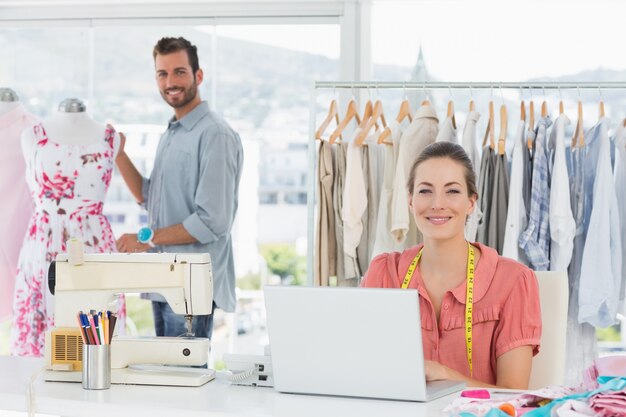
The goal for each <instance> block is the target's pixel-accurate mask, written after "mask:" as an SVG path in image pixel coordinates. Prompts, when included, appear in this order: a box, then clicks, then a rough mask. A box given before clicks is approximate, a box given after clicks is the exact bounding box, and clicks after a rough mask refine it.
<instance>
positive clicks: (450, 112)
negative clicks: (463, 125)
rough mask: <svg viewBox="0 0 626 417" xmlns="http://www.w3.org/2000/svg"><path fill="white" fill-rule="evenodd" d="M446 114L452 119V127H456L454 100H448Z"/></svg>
mask: <svg viewBox="0 0 626 417" xmlns="http://www.w3.org/2000/svg"><path fill="white" fill-rule="evenodd" d="M446 116H447V117H449V118H451V119H452V127H453V128H455V129H456V119H455V118H454V102H453V101H452V100H450V101H448V111H447V113H446Z"/></svg>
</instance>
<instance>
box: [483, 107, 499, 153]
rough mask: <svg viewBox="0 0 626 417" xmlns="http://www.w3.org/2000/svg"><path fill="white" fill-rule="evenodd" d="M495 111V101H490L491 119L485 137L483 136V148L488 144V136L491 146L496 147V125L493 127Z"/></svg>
mask: <svg viewBox="0 0 626 417" xmlns="http://www.w3.org/2000/svg"><path fill="white" fill-rule="evenodd" d="M493 113H494V111H493V101H489V121H488V122H487V131H486V132H485V137H484V138H483V145H482V147H483V148H484V147H485V145H486V144H487V138H489V147H490V148H491V149H495V147H496V143H495V134H494V127H493V118H494V115H493Z"/></svg>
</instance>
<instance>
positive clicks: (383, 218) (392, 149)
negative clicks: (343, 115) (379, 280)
mask: <svg viewBox="0 0 626 417" xmlns="http://www.w3.org/2000/svg"><path fill="white" fill-rule="evenodd" d="M388 127H389V128H390V129H391V135H390V136H389V137H388V138H387V141H388V142H391V143H392V145H385V148H384V152H385V163H384V172H383V183H382V190H381V192H380V202H379V204H378V219H377V221H376V240H375V243H374V250H373V252H372V258H374V257H375V256H376V255H378V254H380V253H383V252H400V251H402V250H403V249H404V245H403V244H400V243H397V241H396V239H394V237H393V235H392V234H391V200H392V198H393V180H394V174H395V172H396V161H397V158H398V148H399V146H398V145H399V142H400V136H402V128H401V127H400V124H399V123H398V122H397V121H396V120H395V119H394V120H392V121H391V122H390V123H389V126H388Z"/></svg>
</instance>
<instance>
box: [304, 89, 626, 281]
mask: <svg viewBox="0 0 626 417" xmlns="http://www.w3.org/2000/svg"><path fill="white" fill-rule="evenodd" d="M320 89H333V90H334V89H350V90H356V89H359V90H362V89H365V90H367V89H404V90H424V91H425V90H438V89H441V90H451V89H463V90H470V91H471V90H473V89H476V90H481V89H482V90H484V89H491V90H493V89H498V90H500V89H516V90H580V89H587V90H589V89H592V90H598V91H600V93H601V91H602V90H613V89H616V90H619V89H626V82H619V81H615V82H613V81H606V82H589V81H581V82H572V81H565V82H556V81H546V82H506V81H494V82H458V81H456V82H445V81H426V82H414V81H407V82H398V81H314V82H313V85H312V87H311V99H310V106H309V148H308V149H309V155H308V156H309V158H308V174H309V175H308V178H307V196H308V198H307V285H313V280H314V271H313V265H314V263H313V256H314V251H315V246H314V244H315V242H314V237H315V204H316V201H317V200H318V196H317V192H316V187H315V129H316V121H315V113H316V111H315V110H316V97H317V91H318V90H320ZM311 196H314V198H311Z"/></svg>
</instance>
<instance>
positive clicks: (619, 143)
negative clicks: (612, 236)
mask: <svg viewBox="0 0 626 417" xmlns="http://www.w3.org/2000/svg"><path fill="white" fill-rule="evenodd" d="M614 143H615V166H614V167H613V179H614V181H615V194H616V196H617V205H618V209H619V226H620V236H621V237H622V242H621V243H622V274H621V277H622V281H621V284H620V287H619V297H620V298H619V299H620V301H623V300H624V297H625V294H624V291H625V290H626V288H625V287H626V128H625V127H624V124H623V123H620V124H619V127H618V129H617V131H616V132H615V139H614Z"/></svg>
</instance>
